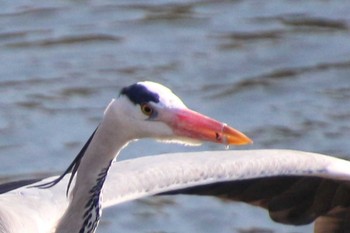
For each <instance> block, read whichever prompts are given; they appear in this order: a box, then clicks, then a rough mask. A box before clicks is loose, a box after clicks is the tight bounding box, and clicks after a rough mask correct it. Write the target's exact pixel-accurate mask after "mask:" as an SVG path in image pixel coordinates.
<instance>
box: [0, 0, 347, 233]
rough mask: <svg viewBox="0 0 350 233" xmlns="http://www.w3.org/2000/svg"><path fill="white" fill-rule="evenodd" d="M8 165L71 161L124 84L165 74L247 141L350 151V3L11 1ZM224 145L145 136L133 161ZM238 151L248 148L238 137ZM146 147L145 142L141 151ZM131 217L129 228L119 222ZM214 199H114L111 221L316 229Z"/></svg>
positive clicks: (3, 71) (2, 120) (151, 226)
mask: <svg viewBox="0 0 350 233" xmlns="http://www.w3.org/2000/svg"><path fill="white" fill-rule="evenodd" d="M1 4H2V7H1V9H0V93H1V99H0V107H1V111H0V162H1V170H0V176H1V178H2V180H3V181H5V180H13V179H18V178H23V177H36V176H41V175H43V174H45V175H46V174H47V175H50V174H59V173H60V172H62V171H63V170H64V169H65V168H66V167H67V165H68V164H69V163H70V161H71V160H72V159H73V157H74V156H75V154H76V153H77V152H78V151H79V149H80V148H81V146H82V145H83V143H84V142H85V141H86V140H87V139H88V137H89V136H90V134H91V133H92V131H93V130H94V129H95V127H96V126H97V124H98V122H99V120H100V119H101V115H102V112H103V109H104V108H105V106H106V105H107V104H108V102H109V101H110V99H111V98H114V97H116V96H117V95H118V92H119V90H120V88H121V87H123V86H126V85H129V84H131V83H134V82H136V81H140V80H152V81H156V82H160V83H163V84H165V85H166V86H168V87H170V88H171V89H173V90H174V92H175V93H176V94H178V95H179V96H180V97H181V98H182V99H183V101H184V102H185V103H186V104H187V105H188V106H189V107H191V108H193V109H195V110H197V111H200V112H202V113H204V114H207V115H209V116H212V117H214V118H217V119H219V120H221V121H223V122H227V123H228V124H230V125H233V126H235V127H236V128H238V129H240V130H242V131H243V132H245V133H246V134H247V135H249V136H250V137H251V138H253V139H254V144H253V145H252V146H249V147H246V148H289V149H298V150H307V151H314V152H320V153H326V154H331V155H335V156H339V157H343V158H349V151H350V143H348V139H349V138H350V130H349V129H350V126H349V122H350V103H349V97H350V94H349V93H350V59H349V57H350V40H349V38H350V37H349V36H350V33H349V27H350V18H349V17H350V2H346V1H322V0H311V1H288V0H275V1H273V0H271V1H258V0H255V1H254V0H251V1H248V0H246V1H239V0H236V1H180V0H178V1H176V0H169V1H165V0H164V1H161V0H159V1H138V2H137V1H107V0H105V1H49V2H47V1H25V0H23V1H2V3H1ZM144 148H147V150H148V151H147V154H156V153H162V152H175V151H195V150H217V149H225V148H224V147H223V146H218V145H214V144H206V145H203V146H202V147H200V148H197V147H194V148H193V147H182V146H178V145H159V144H157V143H155V142H153V141H151V140H146V141H142V142H141V141H140V142H138V143H133V144H132V145H131V146H130V147H129V148H127V149H126V150H125V151H123V153H122V155H121V157H120V158H121V159H127V158H133V157H137V156H139V155H140V154H144V151H145V149H144ZM232 149H234V148H232ZM140 151H142V152H143V153H140ZM117 229H118V230H117ZM310 231H311V227H310V226H306V227H299V228H295V227H287V226H283V225H279V224H276V223H273V222H271V221H270V220H269V218H268V216H267V214H266V213H265V211H263V210H260V209H256V208H250V207H248V206H246V205H244V204H240V203H226V202H223V201H222V200H218V199H214V198H203V197H202V198H192V197H185V196H180V197H176V198H173V197H162V198H154V199H152V198H149V199H143V200H139V201H135V202H131V203H126V204H123V205H121V206H118V207H116V208H112V209H108V210H106V211H105V213H104V216H103V220H102V222H101V227H100V228H99V230H98V232H101V233H102V232H103V233H107V232H126V233H128V232H130V233H132V232H144V233H150V232H153V233H155V232H166V233H179V232H224V233H228V232H238V233H242V232H310Z"/></svg>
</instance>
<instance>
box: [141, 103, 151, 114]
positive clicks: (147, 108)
mask: <svg viewBox="0 0 350 233" xmlns="http://www.w3.org/2000/svg"><path fill="white" fill-rule="evenodd" d="M141 111H142V113H143V114H145V115H146V116H151V115H152V113H153V108H152V107H151V106H149V105H148V104H142V105H141Z"/></svg>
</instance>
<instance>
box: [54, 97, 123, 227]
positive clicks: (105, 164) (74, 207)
mask: <svg viewBox="0 0 350 233" xmlns="http://www.w3.org/2000/svg"><path fill="white" fill-rule="evenodd" d="M112 103H113V102H112ZM112 111H115V110H113V109H111V104H110V106H109V107H108V108H107V110H106V112H105V116H104V118H103V121H102V122H101V124H100V126H99V127H98V129H97V131H96V133H95V135H94V137H93V138H92V140H91V143H90V145H89V146H88V148H87V150H86V152H85V154H84V156H83V158H82V160H81V162H80V165H79V168H78V171H77V175H76V181H75V186H74V188H73V190H72V193H71V194H70V195H71V202H70V204H69V206H68V209H67V210H66V212H65V214H64V215H63V217H62V218H61V220H60V221H59V223H58V225H57V228H56V233H72V232H79V233H83V232H84V233H91V232H95V229H96V227H97V224H98V221H99V219H100V215H101V201H100V199H101V198H102V194H101V190H102V187H103V184H104V181H105V178H106V175H107V172H108V169H109V167H110V165H111V162H112V160H113V159H114V158H115V157H116V156H117V154H118V153H119V151H120V150H121V149H122V148H123V147H124V146H125V145H126V144H127V143H128V141H129V139H127V138H123V136H124V134H123V125H122V124H118V119H116V118H115V117H116V115H117V114H113V113H112ZM116 131H118V132H116Z"/></svg>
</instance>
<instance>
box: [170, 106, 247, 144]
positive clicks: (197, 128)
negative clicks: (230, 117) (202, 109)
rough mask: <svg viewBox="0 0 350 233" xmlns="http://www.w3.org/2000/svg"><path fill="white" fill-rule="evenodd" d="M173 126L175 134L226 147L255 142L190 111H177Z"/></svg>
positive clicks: (221, 124) (222, 124) (224, 125)
mask: <svg viewBox="0 0 350 233" xmlns="http://www.w3.org/2000/svg"><path fill="white" fill-rule="evenodd" d="M173 113H174V115H173V116H174V118H173V119H172V121H171V126H172V128H173V130H174V133H175V134H177V135H178V136H181V137H188V138H191V139H195V140H199V141H210V142H216V143H221V144H226V145H245V144H249V143H252V142H253V141H252V140H251V139H250V138H248V137H247V136H246V135H244V134H243V133H241V132H240V131H238V130H236V129H234V128H231V127H230V126H228V125H226V124H225V123H222V122H219V121H216V120H214V119H212V118H210V117H207V116H205V115H202V114H200V113H198V112H195V111H192V110H190V109H181V110H180V109H177V110H175V112H173Z"/></svg>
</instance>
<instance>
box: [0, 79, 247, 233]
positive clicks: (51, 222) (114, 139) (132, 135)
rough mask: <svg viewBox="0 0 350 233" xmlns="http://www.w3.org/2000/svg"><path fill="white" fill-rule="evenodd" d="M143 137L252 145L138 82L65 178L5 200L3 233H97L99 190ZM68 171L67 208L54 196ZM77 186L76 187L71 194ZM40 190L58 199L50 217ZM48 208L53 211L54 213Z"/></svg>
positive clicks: (156, 87) (167, 93) (110, 109)
mask: <svg viewBox="0 0 350 233" xmlns="http://www.w3.org/2000/svg"><path fill="white" fill-rule="evenodd" d="M142 138H156V139H157V140H160V141H165V142H177V143H184V144H196V143H200V142H203V141H211V142H216V143H221V144H225V145H244V144H248V143H251V142H252V141H251V139H250V138H248V137H247V136H246V135H244V134H243V133H241V132H240V131H238V130H236V129H234V128H232V127H230V126H228V125H227V124H224V123H221V122H219V121H216V120H214V119H212V118H209V117H207V116H205V115H202V114H200V113H198V112H195V111H193V110H190V109H189V108H187V107H186V105H185V104H184V103H183V102H182V101H181V100H180V99H179V98H178V97H177V96H176V95H175V94H174V93H173V92H172V91H171V90H170V89H168V88H167V87H165V86H163V85H161V84H158V83H155V82H150V81H144V82H138V83H135V84H133V85H130V86H128V87H125V88H123V89H122V90H121V91H120V94H119V96H118V98H116V99H113V100H112V101H111V102H110V103H109V105H108V106H107V108H106V110H105V112H104V115H103V119H102V121H101V122H100V124H99V125H98V127H97V128H96V130H95V131H94V132H93V134H92V135H91V136H90V138H89V139H88V141H87V143H86V144H85V145H84V146H83V148H82V150H81V151H80V153H79V154H78V155H77V157H76V158H75V159H74V160H73V162H72V163H71V164H70V166H69V167H68V168H67V170H66V171H65V172H64V173H63V174H62V175H61V176H59V177H58V178H56V179H55V180H53V181H50V182H46V183H42V184H40V185H33V186H31V188H32V189H31V190H30V191H29V192H20V193H19V195H15V196H14V197H11V198H12V199H11V198H9V195H2V196H1V199H2V201H1V209H0V230H1V231H2V232H60V233H62V232H66V233H72V232H79V233H84V232H86V233H91V232H95V230H96V227H97V225H98V223H99V220H100V216H101V213H102V209H101V198H102V193H101V191H102V189H103V185H104V183H105V179H106V177H107V174H108V171H109V169H110V166H111V164H112V162H113V161H114V160H115V159H116V156H117V155H118V154H119V152H120V150H122V148H124V147H125V146H127V145H128V143H129V142H130V141H133V140H138V139H142ZM70 172H71V175H70V178H69V180H68V183H67V189H66V195H68V196H69V202H68V203H67V201H65V200H62V198H63V197H62V196H59V197H56V194H57V193H60V192H59V191H55V190H57V189H56V188H57V187H58V186H59V185H57V184H58V183H60V181H61V180H62V179H64V177H65V175H66V174H67V173H70ZM73 182H74V186H73V187H72V189H71V190H70V186H71V184H72V183H73ZM56 186H57V187H56ZM51 188H52V189H51ZM40 189H51V190H52V191H53V193H52V195H53V196H55V198H54V199H51V196H52V195H51V196H49V199H51V200H50V201H51V202H53V204H51V205H50V204H49V203H46V204H48V205H50V206H49V207H44V208H47V212H46V213H45V212H41V211H39V210H38V209H39V208H38V207H37V206H38V205H37V204H36V203H37V202H43V198H45V196H44V197H42V196H40V194H43V192H42V191H41V190H40ZM24 193H26V195H24ZM41 197H42V198H41ZM33 198H34V199H35V198H36V199H37V200H36V201H34V200H33ZM6 199H7V200H6ZM23 200H24V202H25V204H24V203H23V204H22V205H21V206H18V205H17V206H14V204H13V203H16V202H17V203H19V202H20V201H23ZM11 205H12V206H11ZM56 207H58V209H56ZM50 208H53V209H55V210H53V211H52V213H51V212H50ZM30 209H36V210H37V214H30V213H31V211H30ZM28 211H29V212H28ZM62 212H63V214H62ZM46 214H50V217H49V219H47V218H46V216H43V215H46ZM23 215H25V216H23Z"/></svg>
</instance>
